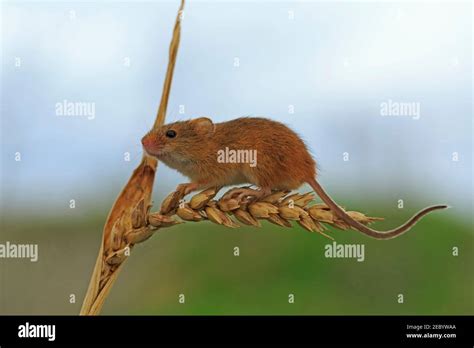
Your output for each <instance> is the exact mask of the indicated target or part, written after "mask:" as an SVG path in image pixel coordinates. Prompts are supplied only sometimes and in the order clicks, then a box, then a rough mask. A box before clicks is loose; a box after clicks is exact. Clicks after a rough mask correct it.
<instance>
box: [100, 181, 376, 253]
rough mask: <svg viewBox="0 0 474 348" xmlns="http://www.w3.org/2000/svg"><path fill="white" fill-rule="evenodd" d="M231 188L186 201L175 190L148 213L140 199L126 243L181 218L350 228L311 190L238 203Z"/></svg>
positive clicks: (232, 224)
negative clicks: (223, 192) (218, 193)
mask: <svg viewBox="0 0 474 348" xmlns="http://www.w3.org/2000/svg"><path fill="white" fill-rule="evenodd" d="M232 190H234V189H232ZM232 190H231V191H232ZM231 191H229V192H228V193H226V194H224V195H223V196H222V198H220V199H218V200H216V199H214V197H215V196H216V194H217V192H218V189H217V188H210V189H207V190H205V191H202V192H200V193H198V194H196V195H194V196H193V197H192V198H191V199H190V200H189V201H187V202H186V201H184V200H183V197H182V193H181V192H180V191H175V192H172V193H170V194H169V195H168V196H167V197H166V198H165V199H164V200H163V203H162V205H161V208H160V210H159V211H158V212H154V213H150V212H149V210H150V206H145V202H144V200H142V201H140V202H139V203H138V204H137V206H136V207H135V209H134V211H133V214H132V216H134V220H133V229H131V230H129V231H128V232H127V233H126V234H125V240H126V243H128V244H135V243H140V242H143V241H144V240H146V239H148V238H149V237H150V236H151V235H152V234H153V233H154V232H155V231H157V230H158V229H160V228H163V227H170V226H174V225H176V224H180V223H182V222H184V221H191V222H199V221H204V220H209V221H211V222H213V223H215V224H218V225H223V226H226V227H230V228H236V227H239V226H240V225H239V222H240V223H241V224H244V225H250V226H255V227H260V226H261V224H260V220H267V221H269V222H271V223H273V224H275V225H278V226H282V227H292V225H291V221H296V222H297V223H298V224H299V225H300V226H301V227H303V228H304V229H306V230H308V231H310V232H317V233H319V234H321V235H323V236H324V237H326V238H329V239H332V240H333V239H334V238H333V237H331V236H329V235H328V234H326V233H324V231H325V230H326V227H325V224H327V225H331V226H333V227H336V228H338V229H341V230H347V229H350V226H348V225H347V224H346V223H345V222H344V221H342V220H341V219H339V218H338V217H337V216H336V215H335V214H334V213H333V212H332V211H331V210H330V209H329V207H328V206H327V205H326V204H321V203H320V204H313V203H314V198H315V194H314V193H312V192H308V193H305V194H300V193H290V192H288V191H274V192H272V193H271V194H270V195H268V196H265V197H263V198H260V199H255V200H250V201H248V202H245V203H241V202H239V201H237V200H236V199H233V198H224V197H229V196H231V195H229V193H231ZM347 214H348V215H349V216H351V217H352V218H353V219H354V220H356V221H358V222H360V223H363V224H370V223H372V222H374V221H380V220H383V218H378V217H369V216H366V215H364V214H363V213H360V212H356V211H348V212H347ZM118 252H119V253H120V251H118ZM114 255H115V254H113V253H112V254H110V256H109V257H110V258H111V259H112V258H113V257H114Z"/></svg>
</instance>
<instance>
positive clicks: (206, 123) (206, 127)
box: [191, 117, 216, 135]
mask: <svg viewBox="0 0 474 348" xmlns="http://www.w3.org/2000/svg"><path fill="white" fill-rule="evenodd" d="M191 124H192V125H193V126H194V129H195V130H196V132H198V133H199V134H208V135H210V134H212V133H214V128H215V127H216V126H215V125H214V123H212V121H211V119H210V118H207V117H199V118H196V119H194V120H192V121H191Z"/></svg>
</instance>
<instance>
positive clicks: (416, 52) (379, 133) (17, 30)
mask: <svg viewBox="0 0 474 348" xmlns="http://www.w3.org/2000/svg"><path fill="white" fill-rule="evenodd" d="M177 6H178V1H171V2H170V1H167V2H106V3H100V2H94V1H91V2H86V3H63V2H54V3H50V2H48V3H43V2H35V3H28V2H19V3H18V2H7V3H3V4H2V72H1V82H2V103H1V104H2V106H1V113H2V115H1V121H2V149H1V154H2V168H1V175H2V195H3V198H2V201H5V197H8V201H9V202H10V203H9V205H10V206H11V208H13V209H20V208H22V207H25V206H29V207H31V206H34V207H35V209H40V210H41V209H49V208H51V207H53V208H54V207H56V206H58V205H64V202H65V201H67V200H69V199H70V198H71V197H84V199H89V200H91V199H94V197H96V198H97V200H98V201H100V196H101V193H102V192H107V193H110V192H119V191H120V189H121V186H122V185H123V183H124V182H125V181H126V180H127V178H128V177H129V175H130V173H131V171H132V169H133V168H134V166H135V165H136V164H137V163H138V161H139V158H140V156H141V155H140V153H141V149H140V145H139V140H140V138H141V136H142V135H143V134H144V133H145V132H146V131H147V130H148V128H149V127H150V126H151V124H152V122H153V118H154V115H155V112H156V109H157V105H158V101H159V97H160V94H161V86H162V81H163V76H164V71H165V66H166V62H167V50H168V44H169V40H170V35H171V30H172V26H173V22H174V17H175V14H176V9H177ZM71 11H74V12H71ZM289 11H293V12H292V13H293V14H294V18H293V19H290V18H289V17H290V16H291V13H289ZM72 14H74V16H73V17H74V18H71V15H72ZM16 57H18V58H20V59H21V66H20V67H15V58H16ZM127 57H128V59H129V60H130V66H126V65H125V64H124V62H125V59H126V58H127ZM235 58H238V59H239V62H240V66H239V67H235V66H234V60H235ZM65 99H66V100H69V101H78V102H83V101H85V102H93V103H95V111H96V115H95V118H94V119H93V120H87V118H86V117H80V116H77V117H70V118H67V117H59V116H57V115H56V114H55V104H56V103H58V102H62V101H63V100H65ZM389 99H390V100H392V101H396V102H416V103H420V104H419V105H420V110H421V115H420V119H419V120H413V119H410V118H409V117H382V116H381V115H380V104H381V103H382V102H385V101H387V100H389ZM180 104H182V105H185V114H179V112H178V110H179V105H180ZM289 105H294V109H295V113H294V114H289V113H288V107H289ZM244 115H255V116H267V117H271V118H273V119H276V120H281V121H284V122H285V123H287V124H289V125H290V126H291V127H292V128H294V129H295V130H296V131H297V132H298V133H299V134H301V136H302V137H303V138H304V139H305V140H306V142H307V143H308V145H309V147H310V148H311V150H312V153H313V154H314V155H315V157H316V159H317V160H318V162H319V165H320V167H321V168H322V172H321V182H322V183H323V184H324V185H325V186H326V187H327V189H328V191H330V192H337V193H338V195H339V196H344V195H345V194H346V195H347V196H348V197H349V196H355V195H357V196H358V197H364V198H365V197H367V199H369V198H370V199H375V198H376V197H378V196H382V197H385V198H388V199H393V200H394V202H395V201H396V199H398V198H399V197H405V196H409V195H410V196H415V197H418V200H417V204H416V205H414V207H413V210H416V209H417V208H421V206H424V205H428V204H431V203H442V202H447V203H449V204H451V205H452V206H453V207H454V209H455V211H457V212H459V213H463V212H464V213H466V212H469V211H470V210H471V209H472V176H473V175H472V174H473V173H472V132H473V126H472V5H471V4H470V3H469V2H442V3H424V2H423V3H405V2H400V3H397V2H390V3H374V2H369V3H365V2H361V3H359V2H353V3H345V2H336V3H334V2H282V1H279V2H272V3H260V2H256V1H245V2H243V1H238V2H216V1H212V2H211V1H208V2H205V1H190V2H189V3H188V4H187V6H186V12H185V17H184V21H183V29H182V41H181V47H180V51H179V56H178V62H177V66H176V70H175V79H174V85H173V89H172V94H171V98H170V104H169V115H168V120H170V121H173V120H176V119H185V118H191V117H196V116H210V117H211V118H212V119H213V120H214V121H216V122H218V121H224V120H229V119H232V118H235V117H238V116H244ZM17 151H19V152H21V154H22V161H21V162H15V161H14V154H15V152H17ZM127 151H129V152H131V155H132V160H131V162H124V161H123V153H124V152H127ZM345 151H347V152H349V153H350V161H349V162H344V161H343V160H342V153H343V152H345ZM453 152H458V153H459V157H460V159H459V162H453V161H452V160H451V156H452V153H453ZM183 181H184V178H183V177H181V176H179V175H176V173H175V172H174V171H172V170H171V169H168V168H165V167H164V166H161V167H160V169H159V180H157V183H158V185H159V188H160V190H162V191H170V190H171V189H172V188H173V187H174V186H175V185H176V184H178V183H180V182H183ZM369 191H370V192H369ZM86 197H87V198H86ZM89 203H91V202H89Z"/></svg>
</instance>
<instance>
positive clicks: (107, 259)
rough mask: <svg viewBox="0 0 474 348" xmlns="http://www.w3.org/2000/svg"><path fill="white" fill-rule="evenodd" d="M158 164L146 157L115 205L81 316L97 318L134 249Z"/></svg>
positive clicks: (160, 120)
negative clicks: (132, 235)
mask: <svg viewBox="0 0 474 348" xmlns="http://www.w3.org/2000/svg"><path fill="white" fill-rule="evenodd" d="M183 9H184V0H181V5H180V7H179V10H178V15H177V16H176V21H175V25H174V29H173V37H172V39H171V43H170V47H169V58H168V68H167V70H166V76H165V80H164V84H163V91H162V95H161V100H160V106H159V108H158V112H157V115H156V119H155V123H154V127H155V128H156V127H159V126H161V125H162V124H164V121H165V116H166V109H167V106H168V99H169V94H170V89H171V83H172V80H173V71H174V66H175V63H176V57H177V52H178V47H179V41H180V36H181V18H182V14H183ZM157 165H158V163H157V161H156V159H154V158H151V157H148V156H145V155H144V156H143V158H142V161H141V163H140V164H139V165H138V167H137V168H136V169H135V170H134V172H133V174H132V176H131V177H130V179H129V180H128V182H127V184H126V185H125V187H124V188H123V190H122V192H121V193H120V194H119V196H118V197H117V199H116V201H115V203H114V205H113V206H112V209H111V210H110V212H109V216H108V217H107V221H106V223H105V226H104V230H103V233H102V240H101V244H100V249H99V255H98V256H97V260H96V263H95V266H94V270H93V272H92V276H91V280H90V282H89V287H88V288H87V292H86V295H85V297H84V301H83V303H82V307H81V312H80V314H81V315H97V314H98V313H100V311H101V309H102V306H103V304H104V301H105V298H106V297H107V295H108V293H109V291H110V289H111V287H112V285H113V284H114V282H115V280H116V279H117V277H118V275H119V272H120V270H121V268H122V266H123V264H124V261H125V259H126V256H128V254H129V253H130V250H131V249H132V248H133V243H127V240H126V238H125V232H126V231H128V230H130V229H131V228H133V226H135V225H134V222H133V216H134V211H135V210H136V208H137V204H139V203H140V202H143V204H144V205H147V206H148V205H149V203H150V201H151V193H152V190H153V182H154V179H155V172H156V168H157Z"/></svg>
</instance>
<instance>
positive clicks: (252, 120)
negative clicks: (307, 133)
mask: <svg viewBox="0 0 474 348" xmlns="http://www.w3.org/2000/svg"><path fill="white" fill-rule="evenodd" d="M214 137H215V141H216V143H217V144H221V145H222V147H228V148H229V149H234V150H236V151H238V150H250V151H255V154H256V163H255V165H254V166H250V165H247V166H246V165H243V166H242V167H241V168H242V171H243V172H244V174H245V176H246V177H247V178H248V179H249V182H251V183H254V184H256V185H258V186H260V187H271V188H274V189H295V188H298V187H299V186H301V184H302V183H304V182H306V181H307V180H308V178H309V177H311V178H314V177H315V174H316V163H315V162H314V160H313V158H312V157H311V155H310V154H309V152H308V150H307V147H306V145H305V143H304V142H303V140H302V139H301V138H300V137H299V136H298V135H297V134H296V133H295V132H294V131H293V130H291V129H290V128H289V127H287V126H286V125H284V124H282V123H280V122H277V121H273V120H269V119H266V118H260V117H244V118H238V119H235V120H231V121H227V122H223V123H217V124H216V128H215V132H214Z"/></svg>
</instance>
